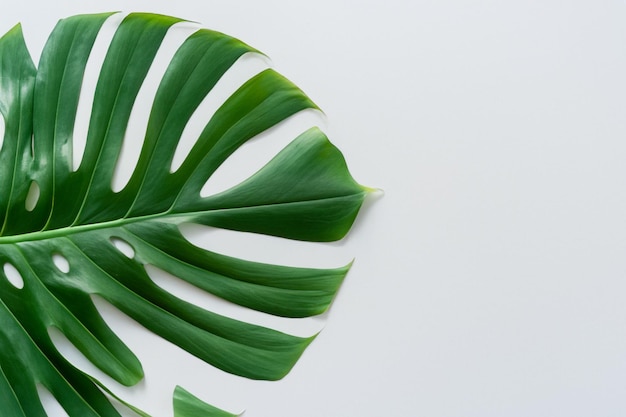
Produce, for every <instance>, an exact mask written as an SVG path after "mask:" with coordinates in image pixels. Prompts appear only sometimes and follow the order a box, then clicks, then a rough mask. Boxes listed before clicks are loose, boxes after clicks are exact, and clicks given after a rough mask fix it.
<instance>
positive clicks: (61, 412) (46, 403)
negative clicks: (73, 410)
mask: <svg viewBox="0 0 626 417" xmlns="http://www.w3.org/2000/svg"><path fill="white" fill-rule="evenodd" d="M37 394H38V395H39V399H40V400H41V405H42V406H43V408H44V410H46V414H47V415H49V416H54V417H69V414H67V412H66V411H65V409H63V407H61V404H59V402H58V401H57V399H56V398H54V395H52V394H51V393H50V391H48V389H47V388H46V387H44V386H43V385H41V384H37Z"/></svg>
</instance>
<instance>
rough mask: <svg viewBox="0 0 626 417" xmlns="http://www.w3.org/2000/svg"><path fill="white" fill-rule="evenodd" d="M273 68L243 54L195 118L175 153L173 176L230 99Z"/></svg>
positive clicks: (257, 57) (262, 58)
mask: <svg viewBox="0 0 626 417" xmlns="http://www.w3.org/2000/svg"><path fill="white" fill-rule="evenodd" d="M269 67H270V61H269V59H268V58H267V57H265V56H263V55H261V54H258V53H254V52H250V53H246V54H243V55H242V56H241V57H240V58H239V59H238V60H237V61H235V63H234V64H233V65H232V66H231V67H230V68H229V69H228V71H226V72H225V73H224V75H223V76H222V78H220V79H219V81H218V82H217V84H215V86H214V87H213V89H212V90H211V91H209V93H208V94H207V95H206V97H205V98H204V100H202V102H201V103H200V105H199V106H198V108H197V109H196V110H195V111H194V113H193V114H192V115H191V118H190V119H189V122H187V125H186V126H185V129H184V130H183V133H182V135H181V137H180V141H179V142H178V145H177V146H176V151H174V159H172V167H171V168H170V172H176V170H177V169H178V168H180V166H181V165H182V163H183V162H184V160H185V159H186V158H187V155H189V152H190V151H191V149H192V148H193V145H195V143H196V141H197V139H198V138H199V137H200V135H201V134H202V131H203V130H204V127H205V126H206V124H207V123H208V121H209V120H210V118H211V117H212V116H213V114H215V112H216V111H217V109H219V108H220V107H221V105H222V104H224V102H225V101H226V99H227V98H228V97H230V96H231V95H232V94H233V93H234V92H235V91H237V89H238V88H239V87H241V86H242V85H243V84H244V83H245V82H246V81H248V80H249V79H250V78H252V77H254V76H255V75H257V74H258V73H260V72H262V71H264V70H266V69H268V68H269Z"/></svg>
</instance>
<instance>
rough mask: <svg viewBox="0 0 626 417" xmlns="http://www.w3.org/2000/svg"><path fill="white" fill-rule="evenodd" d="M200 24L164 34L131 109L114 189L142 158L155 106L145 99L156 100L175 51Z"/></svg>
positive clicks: (119, 187) (176, 27)
mask: <svg viewBox="0 0 626 417" xmlns="http://www.w3.org/2000/svg"><path fill="white" fill-rule="evenodd" d="M199 28H200V26H199V25H198V24H196V23H192V22H181V23H177V24H175V25H174V26H172V27H171V28H170V29H169V30H168V32H167V35H165V38H164V39H163V42H162V43H161V46H160V47H159V51H158V52H157V54H156V56H155V57H154V61H153V62H152V65H151V66H150V70H149V71H148V74H146V78H145V79H144V81H143V83H142V84H141V88H140V89H139V92H138V93H137V98H136V99H135V104H134V105H133V108H132V110H131V112H130V118H129V120H128V126H127V127H126V133H125V134H124V141H123V142H122V149H121V151H120V155H119V157H118V159H117V163H116V164H115V171H114V173H113V181H112V183H111V189H112V190H113V191H114V192H118V191H121V190H122V189H123V188H124V187H125V186H126V184H128V181H129V180H130V178H131V176H132V175H133V172H134V170H135V167H136V166H137V162H139V156H140V155H141V148H142V144H143V138H144V137H145V135H146V129H147V127H148V120H149V118H150V111H151V110H152V108H151V106H146V105H145V103H154V99H155V96H156V93H157V90H158V88H159V84H160V83H161V79H162V78H163V75H164V74H165V71H166V70H167V67H168V66H169V64H170V62H171V61H172V58H173V57H174V54H175V53H176V51H177V50H178V48H179V47H180V45H181V44H182V43H183V42H184V41H185V39H187V38H188V37H189V36H190V35H191V34H192V33H193V32H195V31H197V30H198V29H199Z"/></svg>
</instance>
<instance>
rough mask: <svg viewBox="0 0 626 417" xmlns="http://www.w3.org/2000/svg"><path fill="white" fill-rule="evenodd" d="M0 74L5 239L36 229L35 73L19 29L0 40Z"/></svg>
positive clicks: (0, 202) (0, 204) (0, 199)
mask: <svg viewBox="0 0 626 417" xmlns="http://www.w3.org/2000/svg"><path fill="white" fill-rule="evenodd" d="M0 71H1V73H0V112H1V113H2V117H3V118H4V124H5V133H4V138H3V141H2V148H1V149H0V219H1V220H0V222H2V226H1V229H0V235H4V234H10V231H11V230H12V229H15V228H21V229H23V230H25V231H32V230H35V229H36V228H37V218H36V217H35V218H31V216H29V214H30V213H28V211H27V210H26V206H25V200H26V196H27V194H28V190H29V188H30V187H31V182H32V180H33V179H34V174H33V173H32V172H31V165H32V163H33V155H32V150H31V147H32V146H31V145H32V144H31V138H32V133H33V130H32V120H33V90H34V86H35V75H36V69H35V66H34V64H33V61H32V60H31V58H30V55H29V53H28V50H27V49H26V45H25V43H24V37H23V36H22V28H21V26H19V25H17V26H15V27H14V28H13V29H11V30H10V31H9V32H8V33H7V34H6V35H4V36H3V37H2V38H1V39H0ZM16 219H23V220H22V221H19V222H16ZM18 223H19V225H17V224H18ZM18 230H19V229H18Z"/></svg>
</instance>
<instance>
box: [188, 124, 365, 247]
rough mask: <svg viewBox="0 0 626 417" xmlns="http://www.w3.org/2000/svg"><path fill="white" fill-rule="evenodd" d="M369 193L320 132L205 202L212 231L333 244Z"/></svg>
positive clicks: (307, 135)
mask: <svg viewBox="0 0 626 417" xmlns="http://www.w3.org/2000/svg"><path fill="white" fill-rule="evenodd" d="M366 193H367V189H366V188H364V187H362V186H360V185H359V184H357V183H356V182H355V181H354V180H353V179H352V177H351V176H350V174H349V172H348V170H347V167H346V163H345V160H344V158H343V156H342V155H341V152H339V150H338V149H337V148H336V147H335V146H333V145H332V144H331V143H330V142H329V141H328V139H327V138H326V136H325V135H324V134H323V133H322V132H321V131H320V130H319V129H317V128H312V129H311V130H309V131H307V132H305V133H303V134H302V135H300V136H299V137H298V138H296V139H295V140H294V141H293V142H292V143H291V144H290V145H288V146H287V147H286V148H285V149H284V150H283V151H282V152H281V153H280V154H279V155H277V156H276V157H275V158H274V159H273V160H272V161H270V163H269V164H267V165H266V166H265V167H264V168H263V169H261V171H259V172H258V173H257V174H256V175H254V176H252V177H251V178H250V179H248V180H247V181H245V182H243V183H242V184H240V185H238V186H236V187H234V188H232V189H231V190H228V191H226V192H224V193H221V194H218V195H215V196H213V197H209V198H207V199H206V200H204V201H202V204H203V208H204V211H203V213H202V214H200V215H198V217H197V220H198V221H200V222H202V223H204V224H207V225H211V226H217V227H223V228H227V229H234V230H241V231H249V232H257V233H264V234H268V235H275V236H281V237H287V238H291V239H300V240H311V241H333V240H337V239H341V238H342V237H343V236H344V235H345V234H346V233H347V232H348V230H349V229H350V226H351V225H352V223H353V221H354V218H355V217H356V214H357V212H358V210H359V208H360V207H361V203H362V202H363V198H364V197H365V194H366Z"/></svg>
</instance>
